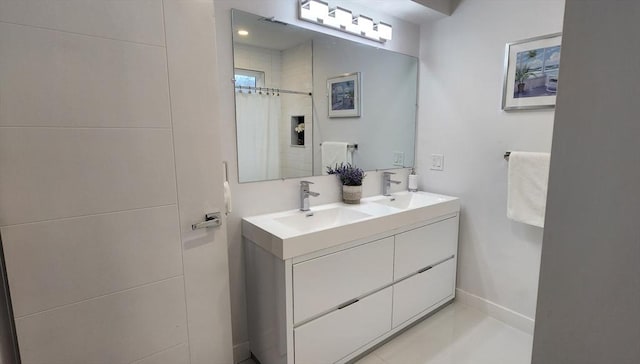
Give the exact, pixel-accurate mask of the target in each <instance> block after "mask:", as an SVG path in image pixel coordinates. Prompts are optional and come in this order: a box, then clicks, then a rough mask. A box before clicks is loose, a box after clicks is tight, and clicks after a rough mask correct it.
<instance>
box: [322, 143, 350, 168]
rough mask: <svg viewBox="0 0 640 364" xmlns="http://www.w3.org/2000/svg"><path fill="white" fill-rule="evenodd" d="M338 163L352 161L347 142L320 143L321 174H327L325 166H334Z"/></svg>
mask: <svg viewBox="0 0 640 364" xmlns="http://www.w3.org/2000/svg"><path fill="white" fill-rule="evenodd" d="M340 163H352V160H351V151H350V150H349V143H342V142H323V143H322V174H327V166H329V167H332V168H333V167H335V166H336V164H340Z"/></svg>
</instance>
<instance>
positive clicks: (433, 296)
mask: <svg viewBox="0 0 640 364" xmlns="http://www.w3.org/2000/svg"><path fill="white" fill-rule="evenodd" d="M455 263H456V261H455V259H449V260H447V261H446V262H443V263H441V264H438V265H436V266H435V267H433V268H431V269H429V270H427V271H425V272H422V273H418V274H416V275H414V276H413V277H411V278H408V279H405V280H404V281H402V282H398V283H396V284H394V285H393V327H394V328H395V327H397V326H398V325H401V324H402V323H404V322H405V321H407V320H409V319H410V318H412V317H414V316H416V315H418V314H419V313H422V312H423V311H425V310H427V309H428V308H436V307H435V306H434V305H435V304H437V303H438V302H440V301H442V300H444V299H445V298H447V297H450V296H453V290H454V289H455V273H456V264H455ZM432 306H433V307H432Z"/></svg>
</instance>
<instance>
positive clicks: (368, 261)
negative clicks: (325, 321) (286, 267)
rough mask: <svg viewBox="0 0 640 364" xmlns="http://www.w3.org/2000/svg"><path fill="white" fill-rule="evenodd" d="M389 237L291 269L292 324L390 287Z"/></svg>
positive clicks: (297, 265) (391, 263)
mask: <svg viewBox="0 0 640 364" xmlns="http://www.w3.org/2000/svg"><path fill="white" fill-rule="evenodd" d="M392 280H393V237H388V238H385V239H381V240H377V241H374V242H371V243H367V244H363V245H360V246H357V247H354V248H351V249H346V250H342V251H339V252H336V253H333V254H329V255H325V256H322V257H319V258H316V259H311V260H308V261H306V262H302V263H298V264H294V266H293V319H294V322H295V324H298V323H300V322H302V321H304V320H307V319H309V318H312V317H313V316H315V315H318V314H321V313H323V312H326V311H328V310H331V309H334V308H336V307H337V306H339V305H340V304H343V303H345V302H348V301H349V300H352V299H354V298H357V297H360V296H362V295H364V294H366V293H369V292H372V291H375V290H376V289H378V288H380V287H382V286H384V285H386V284H389V283H391V282H392Z"/></svg>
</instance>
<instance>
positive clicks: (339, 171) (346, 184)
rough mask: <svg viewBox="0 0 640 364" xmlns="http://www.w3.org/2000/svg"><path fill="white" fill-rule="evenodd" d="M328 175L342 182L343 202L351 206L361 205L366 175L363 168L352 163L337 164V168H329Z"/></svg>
mask: <svg viewBox="0 0 640 364" xmlns="http://www.w3.org/2000/svg"><path fill="white" fill-rule="evenodd" d="M327 173H328V174H335V175H336V176H338V178H339V179H340V182H342V201H344V203H349V204H357V203H360V198H362V180H363V179H364V177H366V174H365V173H364V171H363V170H362V168H358V167H356V166H353V165H351V164H350V163H346V164H345V163H340V164H339V165H338V164H336V166H335V168H331V167H329V166H327Z"/></svg>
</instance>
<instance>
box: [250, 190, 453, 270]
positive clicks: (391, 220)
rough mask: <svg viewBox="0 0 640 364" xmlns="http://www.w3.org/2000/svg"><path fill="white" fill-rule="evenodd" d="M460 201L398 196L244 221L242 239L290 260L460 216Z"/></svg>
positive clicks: (419, 194) (421, 194) (423, 194)
mask: <svg viewBox="0 0 640 364" xmlns="http://www.w3.org/2000/svg"><path fill="white" fill-rule="evenodd" d="M459 210H460V201H459V200H458V199H457V198H455V197H450V196H444V195H438V194H433V193H429V192H409V191H405V192H398V193H394V194H393V196H373V197H367V198H363V199H362V200H361V202H360V204H356V205H346V204H344V203H341V202H336V203H330V204H325V205H318V206H312V207H311V210H310V211H300V210H288V211H281V212H276V213H271V214H264V215H258V216H251V217H245V218H243V219H242V235H243V236H244V237H245V238H247V239H249V240H250V241H253V242H254V243H256V244H258V245H259V246H261V247H262V248H263V249H265V250H267V251H268V252H270V253H271V254H273V255H275V256H276V257H278V258H280V259H283V260H286V259H289V258H294V257H298V256H303V255H305V254H309V253H312V252H315V251H319V250H322V249H326V248H330V247H332V246H336V245H340V244H344V243H347V242H353V241H358V240H359V239H364V238H371V237H372V236H376V234H382V233H385V232H388V231H391V230H393V229H398V228H402V227H405V226H411V225H412V224H417V223H421V222H424V221H429V220H430V219H435V218H440V217H442V216H446V215H448V214H456V213H458V211H459Z"/></svg>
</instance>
